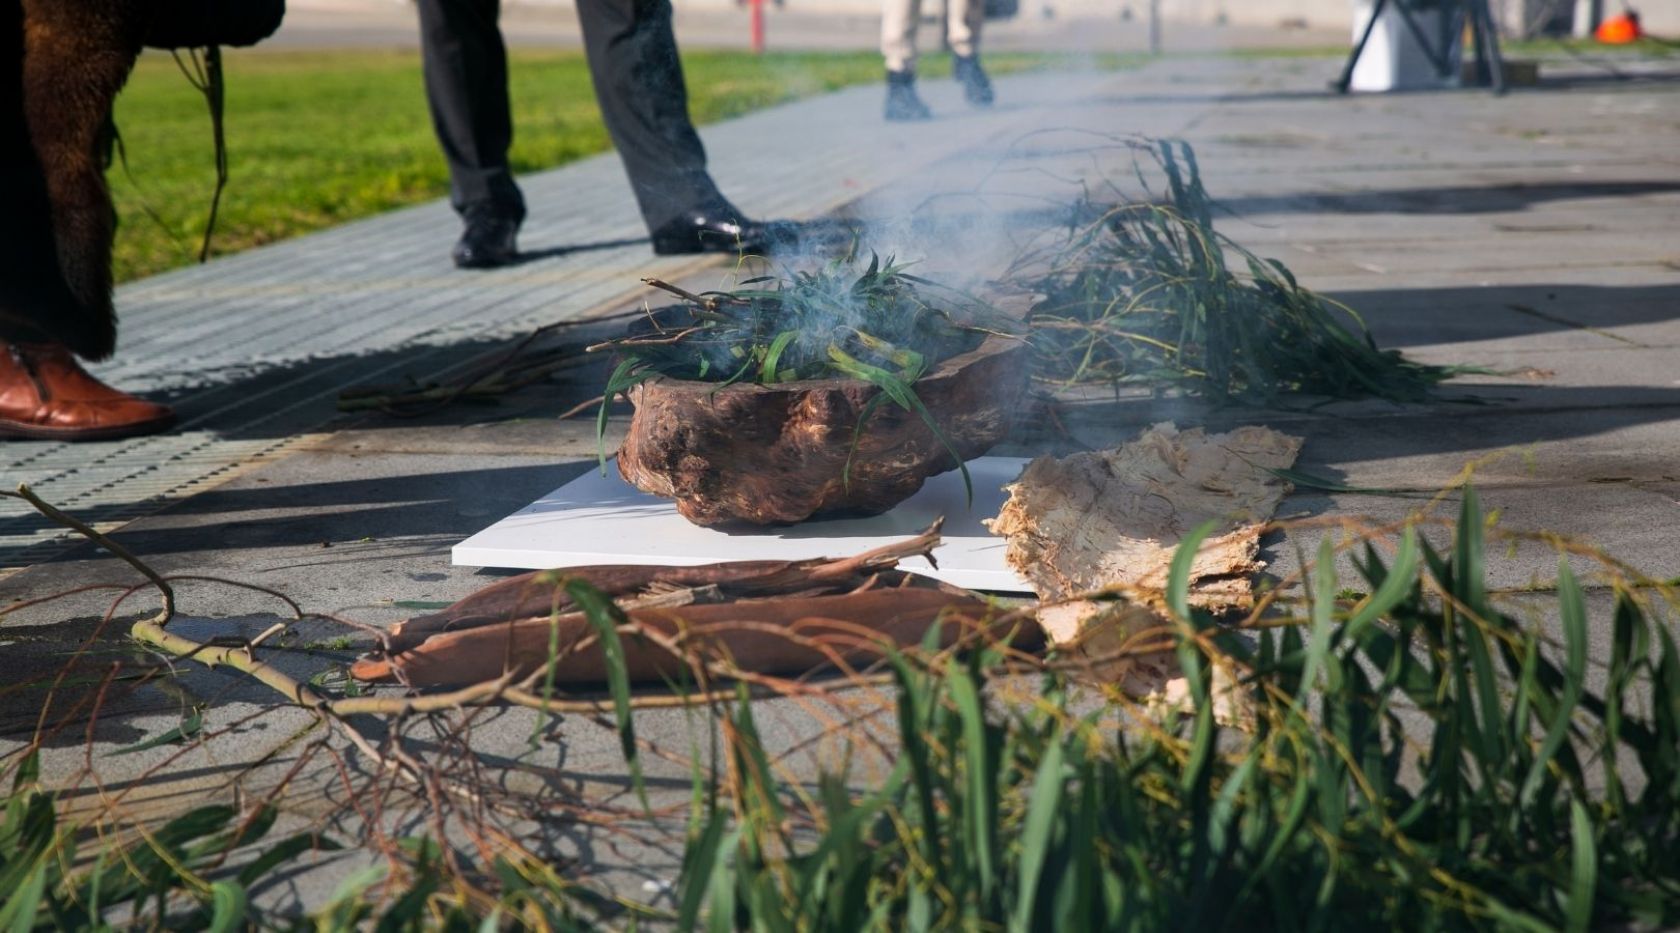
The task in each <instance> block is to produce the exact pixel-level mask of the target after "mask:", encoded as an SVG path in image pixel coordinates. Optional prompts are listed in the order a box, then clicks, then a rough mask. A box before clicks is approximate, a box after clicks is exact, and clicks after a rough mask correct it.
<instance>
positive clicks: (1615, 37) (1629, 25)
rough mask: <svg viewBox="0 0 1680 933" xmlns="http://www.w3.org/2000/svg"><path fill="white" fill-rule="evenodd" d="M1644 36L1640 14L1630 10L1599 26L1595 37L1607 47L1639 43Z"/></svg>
mask: <svg viewBox="0 0 1680 933" xmlns="http://www.w3.org/2000/svg"><path fill="white" fill-rule="evenodd" d="M1643 34H1644V33H1643V32H1641V31H1640V29H1639V14H1638V13H1635V12H1633V11H1632V10H1629V11H1628V12H1626V13H1622V14H1619V15H1616V16H1612V17H1610V18H1609V19H1607V20H1605V21H1604V22H1603V23H1601V24H1599V27H1598V32H1596V33H1594V34H1593V36H1594V38H1596V39H1598V41H1600V42H1603V43H1605V44H1607V45H1627V44H1628V43H1629V42H1636V41H1638V39H1639V37H1640V36H1641V35H1643Z"/></svg>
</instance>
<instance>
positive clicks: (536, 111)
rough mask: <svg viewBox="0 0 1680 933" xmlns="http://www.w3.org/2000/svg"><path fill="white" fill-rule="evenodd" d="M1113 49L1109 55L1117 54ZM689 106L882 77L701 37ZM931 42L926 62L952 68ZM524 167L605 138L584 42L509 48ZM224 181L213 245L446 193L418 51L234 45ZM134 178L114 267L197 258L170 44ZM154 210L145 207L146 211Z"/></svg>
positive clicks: (134, 125) (202, 165) (842, 64)
mask: <svg viewBox="0 0 1680 933" xmlns="http://www.w3.org/2000/svg"><path fill="white" fill-rule="evenodd" d="M1063 61H1064V60H1063V59H1061V58H1059V57H1057V56H1054V55H1027V54H999V55H994V56H990V57H989V58H988V59H987V64H988V67H989V68H990V69H991V70H992V71H993V72H994V73H997V74H1006V73H1009V72H1018V71H1023V70H1030V69H1043V68H1052V67H1055V66H1057V65H1058V64H1061V63H1063ZM1121 62H1122V59H1120V58H1119V57H1113V58H1110V59H1108V60H1106V61H1104V62H1102V63H1101V64H1102V65H1104V66H1106V67H1117V66H1118V65H1119V64H1120V63H1121ZM684 63H685V67H686V72H687V77H688V85H689V91H690V107H691V108H692V111H693V114H694V119H695V120H696V122H699V123H709V122H712V121H715V120H722V119H725V118H728V117H732V116H736V115H738V114H742V113H745V112H747V111H749V110H753V109H756V108H760V107H766V106H769V105H771V104H776V103H781V102H783V101H790V100H795V99H797V98H801V97H807V96H810V95H813V94H820V93H822V92H824V91H830V90H834V89H836V88H840V87H845V86H847V85H852V84H859V83H871V82H878V81H880V80H881V68H882V66H881V58H880V56H879V55H877V54H874V53H872V52H838V53H769V54H766V55H762V56H755V55H751V54H748V53H744V52H697V53H694V54H690V55H686V56H684ZM948 69H949V64H948V62H947V61H946V60H945V58H944V57H943V56H930V57H929V60H928V61H927V62H926V64H925V66H924V72H925V73H926V74H928V75H930V76H938V75H940V74H941V72H942V71H948ZM511 72H512V78H511V83H512V95H513V109H514V125H515V134H514V135H515V141H514V147H513V163H514V167H515V169H516V170H517V171H521V172H525V171H532V170H535V169H542V168H549V167H552V166H555V165H561V164H564V163H566V162H569V161H571V160H573V159H577V158H580V157H582V156H587V155H591V154H593V153H596V152H601V151H603V150H605V149H607V148H608V145H609V144H608V140H607V133H606V129H605V127H603V126H602V124H601V118H600V113H599V111H598V110H597V108H596V105H595V97H594V92H593V91H592V89H591V87H590V83H589V72H588V68H587V67H586V65H585V63H584V60H583V55H582V53H581V52H578V51H571V50H541V51H539V50H516V51H514V52H513V53H512V66H511ZM226 74H227V120H226V128H227V146H228V162H229V174H230V181H229V184H228V189H227V192H226V194H225V195H224V196H223V200H222V207H221V217H220V220H219V221H218V223H217V229H216V236H215V242H214V246H213V250H214V252H215V253H217V254H222V253H231V252H237V251H239V250H242V249H246V248H248V247H251V246H256V245H258V244H262V243H268V242H272V241H274V240H279V239H284V238H286V237H290V236H296V235H297V234H300V233H307V232H309V231H311V230H319V229H321V228H323V227H328V226H332V225H334V224H340V223H344V222H345V221H349V220H354V219H356V218H359V217H365V216H368V215H370V214H376V213H379V212H380V211H385V210H389V209H391V208H394V207H400V206H402V205H405V204H413V203H415V202H418V201H425V200H428V199H431V198H435V197H440V196H442V195H444V194H445V193H447V191H448V175H447V172H446V170H445V167H444V163H443V156H442V155H441V154H440V153H439V151H438V148H437V143H436V140H435V139H434V138H433V136H432V130H431V123H430V119H429V118H428V116H427V113H426V102H425V96H424V94H423V92H422V88H421V82H420V58H419V54H418V53H417V52H414V51H320V52H265V51H261V50H258V51H253V52H229V53H228V54H227V57H226ZM116 118H117V125H118V127H119V129H120V131H121V133H122V138H123V141H124V143H125V146H126V149H127V153H128V166H129V170H130V172H131V173H132V178H131V177H129V175H128V174H125V173H124V171H123V169H122V167H121V166H120V165H117V166H113V168H112V169H111V172H110V178H111V188H112V191H113V194H114V197H115V200H116V204H117V210H118V213H119V214H120V215H121V217H122V225H121V227H120V229H119V231H118V233H117V244H116V261H115V271H116V276H117V279H118V280H119V281H122V280H126V279H132V278H137V277H139V276H144V275H149V274H151V273H155V272H160V271H163V270H165V269H169V268H173V267H175V266H180V265H185V264H187V263H190V262H192V261H194V259H195V258H196V256H197V251H198V243H199V238H200V237H201V236H202V235H203V230H204V222H205V217H206V214H207V210H208V206H209V199H210V194H211V191H212V188H213V185H214V178H215V175H214V162H213V154H212V149H211V142H210V120H209V117H208V115H207V113H206V110H205V104H204V100H203V98H202V96H201V95H199V93H198V92H197V91H196V90H195V89H194V88H193V87H192V86H191V85H190V84H189V83H188V82H187V80H186V78H185V77H183V76H182V74H181V73H180V71H179V70H178V69H177V68H176V65H175V62H174V61H173V60H172V59H171V58H170V56H169V55H167V54H160V53H147V54H146V55H145V56H144V57H142V59H141V61H140V63H139V66H138V67H137V68H136V69H135V72H134V76H133V78H132V79H131V80H130V82H129V85H128V88H127V89H126V90H125V91H124V92H123V94H122V97H121V98H119V99H118V101H117V107H116ZM148 214H150V215H151V216H148Z"/></svg>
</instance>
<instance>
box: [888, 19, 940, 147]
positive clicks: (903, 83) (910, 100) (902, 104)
mask: <svg viewBox="0 0 1680 933" xmlns="http://www.w3.org/2000/svg"><path fill="white" fill-rule="evenodd" d="M921 18H922V4H921V0H882V4H881V57H882V58H884V59H885V60H886V63H887V103H886V107H885V110H884V115H885V116H886V118H887V119H888V120H926V119H927V118H929V117H931V116H933V112H932V111H930V110H928V106H927V104H925V103H923V102H922V99H921V97H919V96H918V95H917V94H916V25H917V21H918V20H920V19H921Z"/></svg>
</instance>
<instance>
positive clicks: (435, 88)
mask: <svg viewBox="0 0 1680 933" xmlns="http://www.w3.org/2000/svg"><path fill="white" fill-rule="evenodd" d="M417 5H418V7H419V11H420V54H421V62H422V66H423V68H424V70H425V79H426V103H427V105H428V106H429V107H430V108H431V113H432V127H433V129H434V130H436V132H437V138H438V144H439V145H440V146H441V147H442V149H443V155H444V158H445V159H446V160H448V162H449V200H450V203H451V204H453V205H454V206H455V210H456V211H458V212H460V213H462V214H466V213H468V212H469V211H472V210H476V209H480V208H490V209H493V210H495V211H497V212H500V213H503V214H509V215H513V216H518V217H523V216H524V213H525V202H524V198H523V197H522V196H521V195H520V192H519V186H518V185H516V184H514V181H513V172H512V171H511V170H510V169H509V167H508V148H509V147H510V146H512V145H513V116H512V111H511V109H510V107H509V104H508V89H507V49H506V47H505V46H504V45H503V44H502V32H501V28H500V27H499V26H498V25H497V19H498V16H499V12H500V0H418V3H417Z"/></svg>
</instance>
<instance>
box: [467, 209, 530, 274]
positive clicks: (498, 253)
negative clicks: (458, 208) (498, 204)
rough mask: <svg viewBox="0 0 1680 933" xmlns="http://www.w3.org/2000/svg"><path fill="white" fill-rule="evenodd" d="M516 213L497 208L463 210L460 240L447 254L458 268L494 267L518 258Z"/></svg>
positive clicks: (518, 217)
mask: <svg viewBox="0 0 1680 933" xmlns="http://www.w3.org/2000/svg"><path fill="white" fill-rule="evenodd" d="M522 220H524V218H523V217H520V216H518V215H516V214H508V213H503V212H497V211H487V210H479V211H473V210H469V211H467V214H466V216H465V218H463V222H464V224H465V227H464V229H462V231H461V239H460V240H459V241H458V242H457V243H456V244H455V249H454V250H452V251H451V252H450V254H449V255H450V256H451V257H452V258H453V259H454V260H455V265H456V266H458V267H459V268H462V269H494V268H496V267H497V266H506V265H510V264H512V263H513V262H515V261H517V260H518V259H519V247H518V246H517V245H516V241H517V239H518V237H519V224H520V222H521V221H522Z"/></svg>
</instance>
